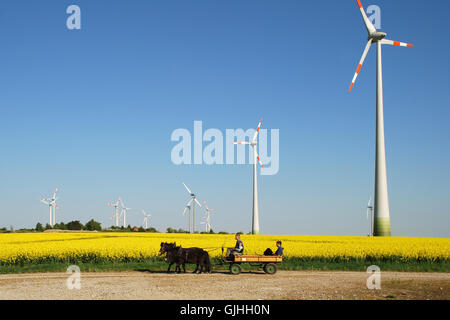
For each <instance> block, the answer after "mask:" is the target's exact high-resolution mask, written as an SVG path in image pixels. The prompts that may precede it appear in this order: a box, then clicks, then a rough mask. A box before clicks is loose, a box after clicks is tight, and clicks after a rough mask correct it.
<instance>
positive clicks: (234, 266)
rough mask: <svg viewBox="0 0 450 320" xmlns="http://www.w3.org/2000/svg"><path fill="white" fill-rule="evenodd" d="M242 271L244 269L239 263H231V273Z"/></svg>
mask: <svg viewBox="0 0 450 320" xmlns="http://www.w3.org/2000/svg"><path fill="white" fill-rule="evenodd" d="M241 271H242V268H241V266H240V265H239V264H237V263H233V264H231V265H230V272H231V274H239V273H241Z"/></svg>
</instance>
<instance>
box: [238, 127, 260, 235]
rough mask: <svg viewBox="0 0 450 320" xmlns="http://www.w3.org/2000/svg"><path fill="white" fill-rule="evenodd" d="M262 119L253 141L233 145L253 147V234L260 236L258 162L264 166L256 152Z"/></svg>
mask: <svg viewBox="0 0 450 320" xmlns="http://www.w3.org/2000/svg"><path fill="white" fill-rule="evenodd" d="M261 123H262V119H261V120H260V121H259V124H258V128H256V132H255V135H254V136H253V139H252V141H250V142H247V141H238V142H232V144H249V145H251V146H252V147H253V218H252V234H259V208H258V181H257V176H258V172H257V170H256V169H257V168H256V167H257V165H256V161H258V162H259V164H260V165H261V168H263V164H262V162H261V159H259V156H258V153H257V151H256V146H257V144H258V141H257V140H256V138H257V137H258V133H259V128H260V127H261Z"/></svg>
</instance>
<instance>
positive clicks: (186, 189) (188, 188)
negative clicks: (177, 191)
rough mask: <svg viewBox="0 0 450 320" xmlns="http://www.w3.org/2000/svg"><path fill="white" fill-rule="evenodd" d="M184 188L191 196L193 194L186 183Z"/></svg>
mask: <svg viewBox="0 0 450 320" xmlns="http://www.w3.org/2000/svg"><path fill="white" fill-rule="evenodd" d="M183 186H184V187H185V188H186V190H187V192H189V194H192V191H191V190H189V188H188V187H187V185H185V184H184V182H183Z"/></svg>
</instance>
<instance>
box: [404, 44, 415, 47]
mask: <svg viewBox="0 0 450 320" xmlns="http://www.w3.org/2000/svg"><path fill="white" fill-rule="evenodd" d="M406 46H407V47H414V45H412V44H409V43H407V44H406Z"/></svg>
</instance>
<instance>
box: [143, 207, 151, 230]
mask: <svg viewBox="0 0 450 320" xmlns="http://www.w3.org/2000/svg"><path fill="white" fill-rule="evenodd" d="M142 214H143V215H144V221H142V226H144V225H145V229H147V228H148V226H147V223H148V218H149V217H151V216H152V215H151V214H149V213H145V211H144V210H142Z"/></svg>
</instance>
